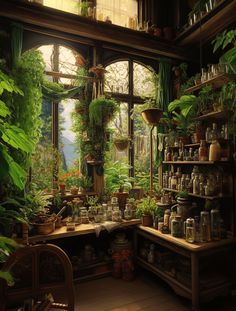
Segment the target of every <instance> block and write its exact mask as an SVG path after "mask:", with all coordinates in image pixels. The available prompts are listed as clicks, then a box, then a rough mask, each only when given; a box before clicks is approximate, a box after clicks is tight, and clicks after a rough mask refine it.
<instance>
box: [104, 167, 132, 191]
mask: <svg viewBox="0 0 236 311" xmlns="http://www.w3.org/2000/svg"><path fill="white" fill-rule="evenodd" d="M130 168H131V166H130V165H128V164H125V163H122V162H120V161H116V162H114V163H113V164H112V166H109V167H107V168H106V169H105V183H106V188H107V189H108V190H109V192H111V193H112V192H114V191H118V190H119V189H120V188H124V189H125V190H129V189H131V188H132V184H131V183H132V182H133V181H134V178H133V177H129V169H130Z"/></svg>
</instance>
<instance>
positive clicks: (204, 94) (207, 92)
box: [197, 85, 215, 114]
mask: <svg viewBox="0 0 236 311" xmlns="http://www.w3.org/2000/svg"><path fill="white" fill-rule="evenodd" d="M214 94H215V93H214V90H213V88H212V86H211V85H206V86H204V87H203V88H202V89H201V90H200V91H199V93H198V97H197V106H198V114H206V113H209V112H211V111H212V110H213V107H212V104H213V101H214V96H215V95H214Z"/></svg>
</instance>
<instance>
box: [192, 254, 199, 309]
mask: <svg viewBox="0 0 236 311" xmlns="http://www.w3.org/2000/svg"><path fill="white" fill-rule="evenodd" d="M191 274H192V275H191V276H192V311H199V298H200V293H199V258H198V255H197V254H195V253H192V254H191Z"/></svg>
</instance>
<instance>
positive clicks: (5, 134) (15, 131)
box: [0, 123, 33, 153]
mask: <svg viewBox="0 0 236 311" xmlns="http://www.w3.org/2000/svg"><path fill="white" fill-rule="evenodd" d="M0 132H2V133H1V136H2V139H3V140H4V141H5V142H6V143H7V144H9V145H10V146H12V147H13V148H16V149H20V150H22V151H25V152H27V153H29V152H32V149H33V143H32V141H31V140H30V139H29V137H28V136H27V135H26V134H25V132H24V131H23V130H22V129H20V128H19V127H17V126H15V125H10V124H8V123H5V124H4V128H3V127H0Z"/></svg>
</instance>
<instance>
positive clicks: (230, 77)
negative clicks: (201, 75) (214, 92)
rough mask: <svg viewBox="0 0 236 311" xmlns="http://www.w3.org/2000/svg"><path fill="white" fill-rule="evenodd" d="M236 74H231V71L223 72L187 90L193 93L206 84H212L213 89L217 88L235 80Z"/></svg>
mask: <svg viewBox="0 0 236 311" xmlns="http://www.w3.org/2000/svg"><path fill="white" fill-rule="evenodd" d="M235 80H236V75H235V74H229V73H221V74H219V75H217V76H215V77H213V78H211V79H208V80H207V81H205V82H203V83H200V84H198V85H195V86H192V87H190V88H188V89H186V92H188V93H193V92H195V91H197V90H200V89H201V88H202V87H204V86H206V85H209V84H210V85H211V86H212V88H213V89H217V88H219V87H221V86H223V85H224V84H225V83H228V82H230V81H235Z"/></svg>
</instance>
